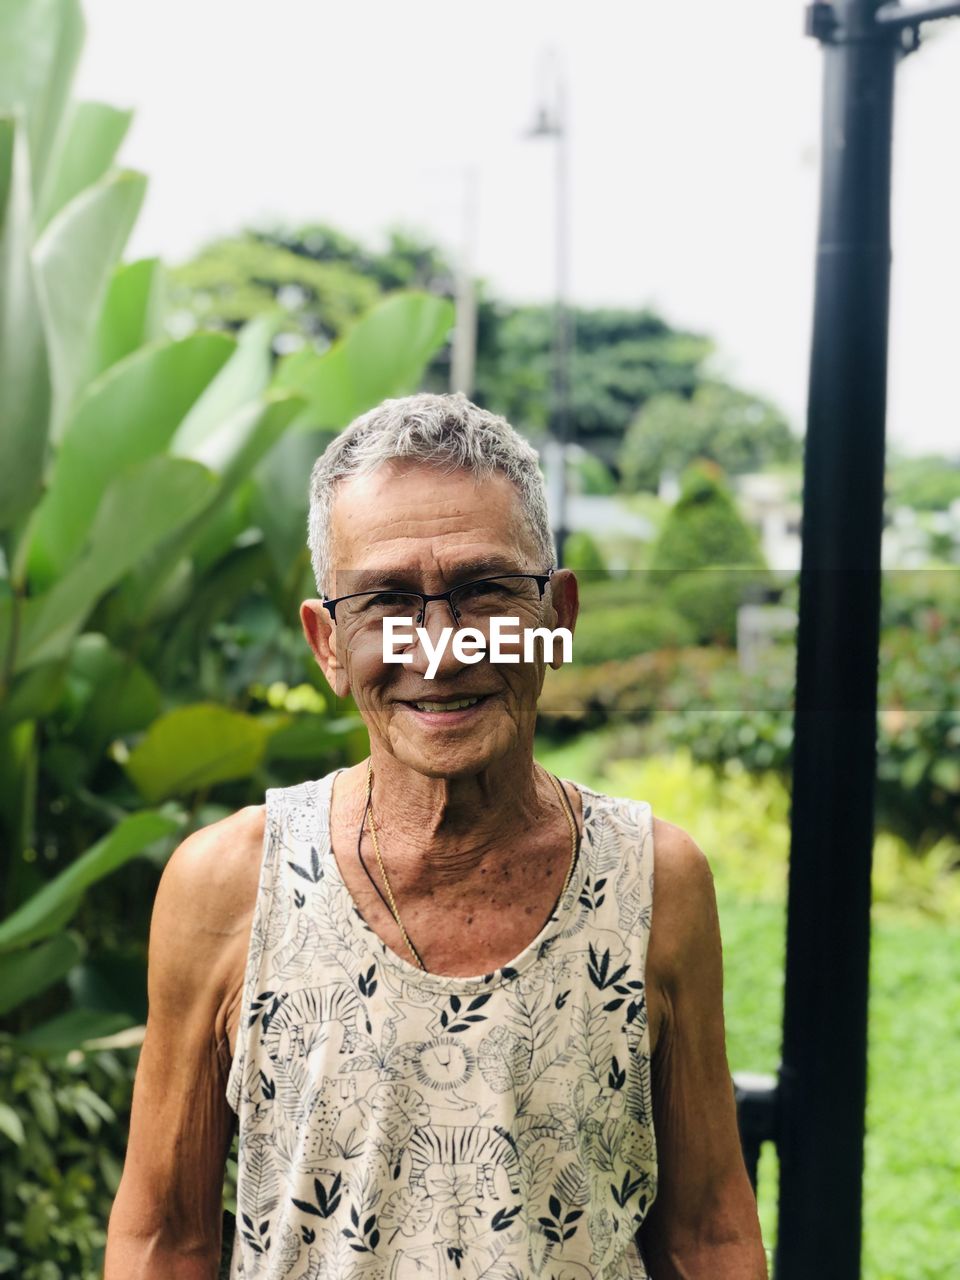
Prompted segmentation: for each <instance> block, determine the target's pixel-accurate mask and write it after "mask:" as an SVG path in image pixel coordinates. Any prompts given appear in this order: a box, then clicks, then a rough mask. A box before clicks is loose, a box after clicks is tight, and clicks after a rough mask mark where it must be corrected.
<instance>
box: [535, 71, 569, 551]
mask: <svg viewBox="0 0 960 1280" xmlns="http://www.w3.org/2000/svg"><path fill="white" fill-rule="evenodd" d="M551 61H552V63H553V65H554V83H553V97H552V101H551V99H550V97H549V96H547V95H545V96H544V99H543V101H541V103H540V106H539V108H538V110H537V114H536V118H535V120H534V123H533V126H532V128H530V129H528V130H527V132H526V133H525V135H524V136H525V137H527V138H551V139H553V141H554V142H555V143H556V152H555V157H556V166H555V178H554V192H555V195H554V205H555V227H556V232H555V252H556V267H555V269H556V284H555V300H554V336H553V360H552V365H551V379H550V383H551V386H550V411H549V415H548V426H549V440H548V444H547V448H546V449H545V451H544V452H545V453H546V455H547V484H548V487H549V489H550V497H551V507H552V510H553V512H554V519H555V528H554V538H555V540H556V544H557V564H558V565H562V564H563V555H564V548H565V544H566V540H567V468H566V454H567V444H568V442H569V428H570V351H571V347H572V345H573V344H572V334H571V330H572V325H571V315H570V309H569V307H568V305H567V292H568V261H569V244H568V242H569V219H568V203H567V107H566V90H565V85H564V82H563V77H562V75H561V72H560V68H559V64H558V60H557V58H556V55H555V54H553V55H552V56H551Z"/></svg>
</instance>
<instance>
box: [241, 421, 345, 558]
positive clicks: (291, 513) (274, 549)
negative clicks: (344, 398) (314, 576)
mask: <svg viewBox="0 0 960 1280" xmlns="http://www.w3.org/2000/svg"><path fill="white" fill-rule="evenodd" d="M332 439H333V433H332V432H321V431H310V432H302V431H296V430H293V431H290V432H289V433H288V434H287V435H286V436H285V437H284V438H283V439H282V440H281V441H280V443H279V444H278V445H277V447H276V448H275V449H272V450H271V452H270V453H269V454H268V455H267V457H265V458H264V460H263V462H262V463H261V464H260V466H259V467H258V468H257V472H256V476H255V483H254V491H253V497H252V501H251V511H250V514H251V517H252V519H253V521H254V523H255V524H256V525H257V526H258V527H259V528H260V529H262V530H263V536H264V539H265V541H266V544H267V550H268V552H269V554H270V559H271V560H272V561H273V564H274V567H275V569H276V571H277V573H278V574H279V575H280V576H281V578H283V579H285V578H287V576H288V575H289V574H290V573H291V572H292V570H293V567H294V566H295V565H297V564H300V565H301V566H302V565H305V564H306V563H307V549H306V540H307V510H308V507H309V501H310V495H309V492H308V489H309V481H310V471H311V468H312V467H313V464H314V462H315V461H316V460H317V457H318V456H319V455H320V454H321V453H322V452H323V450H324V449H325V448H326V446H327V445H328V444H329V442H330V441H331V440H332Z"/></svg>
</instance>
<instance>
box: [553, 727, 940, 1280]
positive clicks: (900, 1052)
mask: <svg viewBox="0 0 960 1280" xmlns="http://www.w3.org/2000/svg"><path fill="white" fill-rule="evenodd" d="M537 756H538V759H540V760H541V761H542V762H543V763H544V764H545V765H546V766H547V767H548V768H553V769H554V771H556V772H558V773H560V774H561V775H562V776H566V777H572V778H576V779H577V780H578V781H582V782H585V783H588V784H589V785H591V786H594V787H597V788H598V789H599V790H605V791H608V792H610V793H612V794H615V795H632V796H637V797H642V798H644V799H648V800H650V802H651V804H652V805H653V808H654V812H655V813H659V814H660V815H661V816H662V817H665V818H668V819H669V820H670V821H672V822H676V823H678V824H679V825H681V826H683V827H684V828H685V829H686V830H688V831H689V832H690V834H691V835H692V836H693V837H694V839H695V840H696V841H697V843H698V844H699V845H700V847H701V848H702V849H703V850H704V852H705V853H706V854H707V856H708V858H709V859H710V863H711V866H712V868H713V872H714V879H715V883H716V888H717V902H718V907H719V912H720V923H721V932H722V936H723V947H724V989H725V1015H726V1026H727V1052H728V1057H729V1061H730V1067H731V1070H733V1071H739V1070H750V1071H765V1072H771V1073H772V1072H774V1071H775V1070H776V1067H777V1063H778V1060H779V1050H780V1015H781V1004H782V996H783V962H784V925H785V909H784V894H783V886H784V883H785V867H786V850H787V847H788V829H787V826H786V819H787V814H788V808H787V801H786V797H785V796H783V795H779V794H778V790H781V789H780V788H779V786H778V784H774V783H771V782H770V781H769V780H765V779H763V780H761V779H754V778H750V777H749V776H743V777H739V778H734V779H731V780H726V779H721V780H719V781H717V780H714V779H712V777H711V776H710V775H709V772H707V771H700V770H694V769H691V768H690V766H689V765H688V764H687V763H685V762H683V761H671V762H663V761H653V760H651V761H625V760H620V761H610V762H606V761H605V760H604V759H603V754H602V745H598V741H597V739H596V738H593V739H580V740H578V741H577V742H575V743H573V744H572V745H571V746H570V747H567V748H564V749H562V750H557V751H550V750H539V751H538V752H537ZM734 836H735V837H736V840H735V844H734ZM884 899H885V900H884V902H883V904H882V906H881V907H875V910H874V921H873V939H872V947H871V992H870V1048H869V1067H868V1101H867V1145H866V1170H865V1180H864V1261H863V1272H862V1275H863V1280H945V1278H946V1277H948V1276H960V1035H958V1027H960V921H958V920H957V919H956V918H955V917H954V918H952V919H951V918H949V917H948V918H938V917H937V915H936V907H937V904H936V903H935V902H933V903H931V904H930V907H931V911H932V912H933V914H931V915H930V916H928V917H927V918H924V917H923V915H922V914H920V913H919V912H918V911H917V910H916V909H911V910H910V911H909V912H907V911H903V910H898V909H897V907H896V905H895V901H896V894H895V893H894V892H886V893H885V894H884ZM758 1200H759V1209H760V1221H761V1226H762V1228H763V1236H764V1241H765V1243H766V1244H767V1246H768V1248H772V1247H773V1246H774V1244H775V1240H776V1202H777V1169H776V1153H775V1151H774V1150H773V1148H772V1147H768V1148H766V1149H765V1152H764V1155H763V1157H762V1159H761V1166H760V1186H759V1194H758Z"/></svg>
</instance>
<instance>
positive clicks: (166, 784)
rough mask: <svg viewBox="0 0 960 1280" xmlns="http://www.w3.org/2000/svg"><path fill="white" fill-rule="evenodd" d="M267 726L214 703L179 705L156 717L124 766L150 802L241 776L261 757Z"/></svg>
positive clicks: (247, 772)
mask: <svg viewBox="0 0 960 1280" xmlns="http://www.w3.org/2000/svg"><path fill="white" fill-rule="evenodd" d="M269 733H270V730H269V728H268V727H267V726H266V725H263V724H261V723H260V722H259V721H258V720H257V718H256V717H255V716H248V715H244V714H243V713H242V712H239V711H229V710H227V708H226V707H220V706H216V705H215V704H214V703H197V704H195V705H194V706H190V707H180V708H178V709H177V710H176V711H171V712H169V713H168V714H167V715H165V716H162V717H161V718H160V719H159V720H156V721H155V722H154V723H153V724H152V725H151V726H150V729H149V730H148V732H147V734H146V736H145V737H144V739H143V741H142V742H141V743H139V745H138V746H137V747H136V748H135V750H134V751H133V752H131V754H130V758H129V760H127V762H126V766H125V767H126V770H127V773H128V774H129V775H130V777H131V778H132V779H133V781H134V783H135V784H136V786H137V788H138V790H139V791H140V794H141V795H142V796H143V797H144V798H145V799H146V800H147V801H148V802H150V803H153V802H155V801H158V800H164V799H166V798H167V797H169V796H176V795H188V794H190V793H191V792H194V791H199V790H200V788H201V787H209V786H212V785H213V784H214V783H216V782H227V781H229V780H230V779H232V778H245V777H247V776H248V775H249V774H250V773H252V772H253V770H254V769H255V768H256V767H257V765H258V764H259V763H260V761H261V760H262V759H263V753H264V749H265V747H266V744H267V739H268V737H269Z"/></svg>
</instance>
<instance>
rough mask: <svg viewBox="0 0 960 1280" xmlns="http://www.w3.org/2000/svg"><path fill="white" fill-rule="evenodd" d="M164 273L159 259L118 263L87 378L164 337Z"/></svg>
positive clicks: (101, 315)
mask: <svg viewBox="0 0 960 1280" xmlns="http://www.w3.org/2000/svg"><path fill="white" fill-rule="evenodd" d="M164 288H165V273H164V270H163V264H162V263H161V262H160V259H159V258H140V259H139V260H138V261H137V262H126V263H121V264H120V265H119V266H118V267H117V268H116V270H115V271H114V273H113V278H112V279H111V281H110V285H109V288H108V289H107V296H106V298H105V300H104V303H103V308H102V310H101V312H100V319H99V320H98V321H97V329H96V333H95V334H94V335H93V342H92V344H91V349H90V366H89V371H88V378H89V381H90V382H92V381H93V380H94V379H95V378H97V377H99V375H100V374H101V373H103V371H104V370H105V369H109V368H110V367H111V365H115V364H117V363H118V362H119V361H120V360H123V359H124V358H125V357H126V356H129V355H132V354H133V352H134V351H136V350H138V348H140V347H145V346H146V345H147V344H148V343H152V342H156V341H157V340H158V339H160V338H161V337H162V336H163V311H164Z"/></svg>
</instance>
